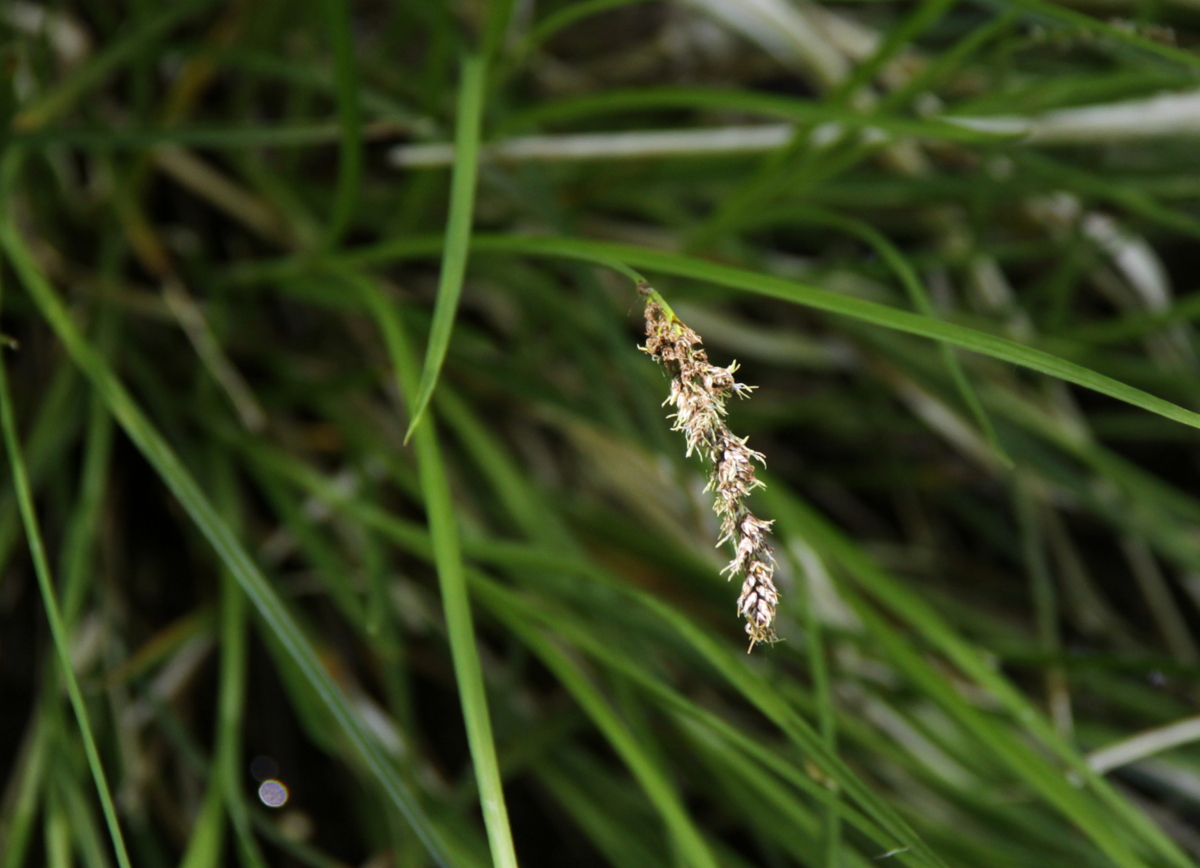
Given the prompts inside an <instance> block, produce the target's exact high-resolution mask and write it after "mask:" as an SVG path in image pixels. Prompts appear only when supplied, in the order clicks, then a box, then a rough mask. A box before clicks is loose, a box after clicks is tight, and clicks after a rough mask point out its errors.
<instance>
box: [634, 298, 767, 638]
mask: <svg viewBox="0 0 1200 868" xmlns="http://www.w3.org/2000/svg"><path fill="white" fill-rule="evenodd" d="M638 288H639V290H640V291H641V293H642V295H643V296H644V297H645V299H646V345H645V346H644V347H642V349H643V350H644V351H645V352H647V353H649V354H650V355H651V356H653V357H654V359H655V361H657V362H659V363H660V364H661V365H663V367H664V368H666V370H667V372H668V373H669V374H670V376H671V393H670V395H669V396H668V397H667V400H666V401H665V402H664V403H665V404H670V405H671V406H672V407H674V408H675V412H674V413H673V414H672V418H673V419H674V420H675V424H674V430H676V431H682V432H683V434H684V437H685V438H686V439H687V454H688V455H691V454H692V453H693V452H699V453H700V455H701V456H702V457H703V458H704V459H705V460H706V461H707V462H708V464H709V466H710V471H709V480H708V490H711V491H712V492H713V493H714V504H713V509H714V510H715V511H716V513H717V516H718V517H719V518H720V520H721V538H720V540H718V545H720V544H721V543H724V542H727V541H728V542H731V543H733V550H734V556H733V560H732V561H730V562H729V566H727V567H726V568H725V570H724V571H723V572H727V573H729V575H730V577H731V578H732V577H733V576H742V577H743V578H742V591H741V594H740V595H739V596H738V612H739V613H740V614H741V615H742V617H743V618H745V619H746V632H747V633H748V634H749V635H750V647H751V648H753V647H754V645H755V643H757V642H774V641H776V636H775V630H774V622H775V609H776V608H777V606H778V605H779V595H778V593H777V591H776V590H775V581H774V573H775V558H774V557H773V556H772V554H771V547H770V546H769V545H768V543H767V534H768V532H769V531H770V529H771V522H769V521H763V520H762V519H759V518H756V517H755V516H754V515H753V514H752V513H751V512H750V510H749V508H748V507H747V506H746V498H747V496H748V495H749V494H750V492H751V491H753V490H754V489H755V488H757V487H759V486H760V485H762V484H763V483H762V482H760V481H759V480H758V479H757V478H755V475H754V462H755V461H757V462H759V463H760V464H765V462H764V460H763V456H762V455H761V454H760V453H758V452H755V451H754V450H753V449H751V448H750V447H749V446H747V445H746V440H745V439H744V438H741V437H737V436H735V435H734V434H733V432H732V431H730V430H729V426H728V425H726V424H725V401H726V399H727V398H729V396H730V395H737V396H739V397H746V396H747V395H748V394H749V393H750V392H751V391H752V390H753V388H754V387H753V386H746V385H743V384H742V383H739V382H737V381H736V380H735V379H734V377H733V375H734V372H736V371H737V362H734V363H733V364H731V365H730V366H729V367H728V368H718V367H716V366H715V365H712V364H710V363H709V361H708V354H707V353H706V352H705V351H704V347H703V344H702V342H701V340H700V336H699V335H698V334H696V333H695V332H694V331H692V330H691V329H690V328H688V327H687V326H686V325H684V324H683V323H682V322H680V321H679V319H678V318H676V317H675V315H674V314H673V313H672V312H671V311H670V310H669V309H668V308H666V307H665V306H664V304H665V303H664V302H662V300H661V298H660V297H659V295H658V293H656V292H654V291H653V290H652V289H650V287H649V286H647V285H644V284H643V285H640V286H639V287H638Z"/></svg>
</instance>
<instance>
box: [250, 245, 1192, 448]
mask: <svg viewBox="0 0 1200 868" xmlns="http://www.w3.org/2000/svg"><path fill="white" fill-rule="evenodd" d="M437 244H438V239H436V238H414V239H407V240H405V241H401V242H394V243H389V244H381V245H378V246H376V247H370V248H367V249H365V250H360V251H357V252H355V253H354V254H352V255H349V256H347V257H345V259H344V260H342V261H343V262H345V263H346V264H353V265H373V264H381V263H384V262H390V261H394V260H398V259H404V258H417V257H422V256H428V255H430V254H431V253H433V252H435V251H436V249H437ZM471 245H472V248H473V249H474V250H476V251H478V252H481V253H482V252H505V253H521V254H526V255H531V256H550V257H564V258H567V259H578V260H581V261H583V262H592V263H595V264H597V265H607V264H608V263H610V262H612V261H613V260H617V261H620V262H624V263H625V264H626V265H632V266H636V267H638V268H645V269H647V270H650V271H657V272H660V273H662V274H670V275H674V276H676V277H686V278H691V279H693V280H701V281H706V282H708V283H715V284H717V285H719V286H727V287H730V288H731V289H738V290H742V291H744V292H752V293H756V294H758V295H765V296H768V297H770V298H778V299H782V300H784V301H790V302H793V303H794V304H799V305H802V306H804V307H811V308H814V309H816V310H823V311H826V312H828V313H835V314H839V315H841V316H848V317H853V318H854V319H857V320H861V321H863V322H868V323H872V324H874V325H879V326H883V327H884V328H890V329H895V330H896V331H901V332H907V333H909V334H913V335H918V336H920V337H925V338H932V339H933V340H936V341H944V342H945V343H948V344H953V345H954V346H956V347H962V348H963V349H965V350H971V351H972V352H976V353H980V354H981V355H985V356H991V357H992V358H994V359H999V360H1000V361H1002V362H1009V363H1010V364H1014V365H1019V366H1021V367H1023V368H1028V369H1029V370H1031V371H1037V372H1038V373H1042V374H1049V375H1050V376H1052V377H1057V378H1058V379H1060V380H1065V381H1067V382H1068V383H1074V384H1075V385H1077V386H1083V387H1084V388H1085V389H1091V390H1092V391H1094V392H1099V393H1100V394H1102V395H1107V396H1109V397H1110V398H1115V399H1116V400H1118V401H1123V402H1125V403H1126V404H1131V405H1133V406H1134V407H1140V408H1142V409H1143V410H1148V411H1150V412H1151V413H1157V414H1158V415H1159V416H1163V417H1165V418H1167V419H1170V420H1172V421H1174V422H1180V423H1182V424H1184V425H1190V426H1191V427H1193V428H1200V413H1195V412H1193V411H1191V410H1185V409H1184V408H1183V407H1180V406H1179V405H1178V404H1173V403H1171V402H1170V401H1166V400H1164V399H1162V398H1159V397H1156V396H1155V395H1151V394H1150V393H1149V392H1144V391H1142V390H1141V389H1137V388H1134V387H1133V386H1129V385H1126V384H1125V383H1122V382H1120V381H1119V380H1114V379H1113V378H1112V377H1106V376H1105V375H1103V374H1099V373H1096V372H1095V371H1093V370H1091V369H1089V368H1085V367H1083V366H1082V365H1077V364H1075V363H1073V362H1068V361H1067V360H1066V359H1062V358H1059V357H1058V356H1055V355H1052V354H1051V353H1047V352H1045V351H1043V350H1038V349H1034V348H1033V347H1029V346H1026V345H1024V344H1019V343H1017V342H1016V341H1010V340H1008V339H1006V338H1002V337H998V336H996V335H991V334H988V333H987V332H982V331H979V330H978V329H972V328H968V327H966V326H961V325H957V324H955V323H949V322H943V321H941V320H936V319H931V318H929V317H925V316H920V315H918V314H914V313H909V312H908V311H903V310H897V309H896V308H893V307H888V306H887V305H883V304H878V303H876V302H871V301H866V300H864V299H861V298H853V297H851V296H846V295H839V294H838V293H835V292H830V291H829V290H825V289H818V288H816V287H814V286H806V285H804V284H802V283H796V282H795V281H792V280H787V279H785V278H782V277H775V276H773V275H769V274H758V273H756V272H753V271H747V270H745V269H744V268H735V267H733V266H729V265H720V264H718V263H715V262H708V261H706V260H703V259H697V258H695V257H691V256H684V255H682V254H679V253H669V252H666V251H662V250H652V249H649V248H646V247H638V246H637V245H634V244H618V243H614V242H608V241H589V240H584V239H577V238H532V237H530V238H525V237H520V236H512V235H477V236H475V238H474V239H473V240H472V242H471ZM296 266H297V263H296V262H294V261H292V260H284V261H283V262H281V263H278V264H276V265H275V266H273V268H272V270H271V271H269V272H263V273H260V274H259V275H254V277H255V278H256V279H261V277H262V276H263V275H264V274H267V273H271V274H273V273H275V272H276V270H278V271H285V272H286V271H289V270H291V269H294V268H295V267H296Z"/></svg>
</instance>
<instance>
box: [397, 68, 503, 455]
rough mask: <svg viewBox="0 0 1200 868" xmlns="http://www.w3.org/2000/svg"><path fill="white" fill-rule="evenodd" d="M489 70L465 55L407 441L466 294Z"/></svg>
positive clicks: (426, 400)
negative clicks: (446, 204)
mask: <svg viewBox="0 0 1200 868" xmlns="http://www.w3.org/2000/svg"><path fill="white" fill-rule="evenodd" d="M486 75H487V64H486V61H485V59H484V58H481V57H467V58H465V59H464V60H463V64H462V74H461V77H460V85H459V94H458V117H457V121H456V125H455V133H454V142H455V145H454V147H455V152H454V168H453V170H452V171H451V175H450V213H449V216H448V217H447V219H446V241H445V246H444V248H443V251H442V271H441V275H440V277H439V279H438V293H437V301H436V303H435V305H434V310H433V323H432V325H430V328H429V341H428V344H427V346H426V349H425V367H424V369H423V370H422V371H421V383H420V386H419V388H418V389H417V392H416V395H415V397H414V399H413V405H412V408H411V410H410V416H409V423H408V432H407V433H406V434H405V437H404V439H405V441H406V442H407V441H408V439H409V438H410V437H412V434H413V431H415V430H416V429H417V426H418V425H420V424H421V419H422V418H423V416H424V415H425V408H426V407H428V406H429V401H430V399H431V398H432V397H433V390H434V389H436V388H437V381H438V377H439V376H440V375H441V371H442V363H443V362H444V361H445V360H446V350H447V349H448V348H449V346H450V336H451V334H452V333H453V331H454V320H455V317H456V316H457V315H458V299H459V296H461V295H462V285H463V278H464V277H465V276H466V271H467V255H468V253H469V252H470V246H471V230H472V224H473V222H474V215H475V179H476V177H477V175H478V171H479V136H480V128H481V126H482V123H483V100H484V94H485V87H486V83H487V82H486Z"/></svg>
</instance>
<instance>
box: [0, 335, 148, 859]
mask: <svg viewBox="0 0 1200 868" xmlns="http://www.w3.org/2000/svg"><path fill="white" fill-rule="evenodd" d="M0 426H2V427H3V436H4V446H5V450H6V451H7V453H8V464H9V468H10V470H11V471H12V479H13V487H14V488H15V489H16V493H17V505H18V506H19V508H20V511H21V521H22V523H23V524H24V525H25V536H26V538H27V540H28V542H29V553H30V555H31V556H32V558H33V566H34V572H35V573H37V581H38V588H39V589H40V590H41V593H42V605H43V606H44V608H45V610H46V618H47V619H48V620H49V622H50V633H51V635H52V636H53V638H54V650H55V653H56V654H57V655H58V662H59V667H60V669H61V674H62V677H63V683H64V684H65V685H66V688H67V695H68V696H69V697H70V700H71V707H72V708H73V709H74V711H75V719H76V720H77V721H78V724H79V734H80V736H81V737H82V738H83V748H84V751H85V752H86V754H87V761H88V767H89V768H90V769H91V772H92V778H93V780H94V781H95V783H96V793H97V794H98V795H99V797H100V805H101V808H102V809H103V811H104V820H105V822H106V824H107V825H108V833H109V836H110V837H111V838H112V845H113V849H114V851H115V852H116V855H117V864H118V865H119V866H120V868H132V866H131V864H130V861H129V853H128V851H127V850H126V848H125V838H124V836H123V835H122V833H121V823H120V821H119V820H118V819H117V810H116V806H115V805H114V804H113V798H112V792H111V791H110V790H109V786H108V777H107V775H106V774H105V772H104V766H103V764H102V763H101V762H100V752H99V751H98V750H97V749H96V739H95V736H94V735H93V733H92V725H91V722H90V721H89V719H88V711H87V704H86V703H85V702H84V699H83V692H82V691H81V690H80V689H79V681H78V679H76V677H75V670H74V668H73V667H72V665H71V639H70V636H69V635H68V633H67V626H66V623H65V622H64V620H63V616H62V610H61V608H60V607H59V603H58V594H57V592H56V591H55V589H54V579H53V578H52V577H51V575H50V562H49V560H48V559H47V557H46V548H45V545H44V544H43V543H42V534H41V530H40V529H39V528H38V520H37V510H36V509H35V508H34V505H33V492H32V490H31V489H30V486H29V477H28V475H27V474H26V472H25V459H24V457H23V456H22V454H21V442H20V438H19V437H18V436H17V423H16V420H15V418H14V415H13V406H12V397H11V396H10V394H9V389H8V374H7V373H6V371H5V364H4V359H3V356H2V355H0Z"/></svg>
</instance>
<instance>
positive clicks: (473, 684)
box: [354, 276, 517, 868]
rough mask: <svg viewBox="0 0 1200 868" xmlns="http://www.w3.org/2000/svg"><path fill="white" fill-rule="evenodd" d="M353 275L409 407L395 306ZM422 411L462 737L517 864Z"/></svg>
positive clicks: (443, 489) (497, 843) (458, 560)
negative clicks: (464, 733) (464, 732)
mask: <svg viewBox="0 0 1200 868" xmlns="http://www.w3.org/2000/svg"><path fill="white" fill-rule="evenodd" d="M354 282H355V283H356V284H357V285H358V288H359V290H360V291H361V292H362V293H363V295H364V299H365V301H366V302H367V304H368V306H369V307H370V309H371V311H372V312H373V313H374V315H375V317H376V319H377V321H378V322H379V323H380V325H381V327H382V329H383V332H384V336H385V338H386V341H387V345H388V351H389V353H390V354H391V358H392V366H393V368H394V370H395V374H396V378H397V384H398V385H399V387H400V391H401V392H402V393H403V394H404V396H405V397H406V399H407V401H408V403H409V412H410V413H411V412H412V410H413V408H414V404H415V402H414V401H413V398H412V396H413V394H414V389H415V387H416V376H415V372H416V367H415V364H414V362H415V358H414V356H413V353H412V349H411V347H410V345H409V343H408V337H407V336H406V334H405V332H404V325H403V323H401V322H400V318H399V315H398V313H397V311H396V309H395V307H394V306H393V305H392V304H391V302H390V301H389V300H388V299H387V298H386V297H385V296H384V295H383V293H382V292H381V291H380V289H379V287H378V286H376V285H375V284H374V283H372V282H371V281H370V280H369V279H367V278H361V277H357V276H355V277H354ZM428 415H430V419H429V422H428V424H426V425H422V426H421V427H420V428H418V429H417V431H416V449H417V464H418V465H419V468H420V477H421V491H422V493H423V495H424V498H425V513H426V516H427V519H428V522H429V538H430V541H431V542H432V545H433V560H434V563H435V564H436V566H437V573H438V584H439V585H440V587H441V591H442V606H443V607H444V609H445V613H446V629H447V631H448V633H449V636H450V652H451V656H452V658H453V660H454V677H455V680H456V681H457V682H458V695H459V701H460V702H461V703H462V711H463V720H464V722H465V723H466V726H467V740H468V742H469V744H470V748H471V759H472V761H473V763H474V766H475V779H476V781H477V783H478V786H479V806H480V808H481V809H482V810H483V821H484V825H485V826H486V827H487V833H488V841H489V843H490V844H491V850H492V864H493V865H495V866H496V868H516V866H517V854H516V849H515V847H514V846H513V840H512V829H511V827H510V826H509V822H508V807H507V805H506V803H505V800H504V781H503V779H502V778H501V775H500V763H499V761H498V760H497V758H496V742H495V739H494V737H493V735H492V719H491V714H490V713H489V711H488V701H487V691H486V689H485V687H484V683H483V670H482V667H481V666H480V662H479V648H478V646H477V644H476V641H475V626H474V624H473V622H472V620H471V600H470V596H469V595H468V593H467V576H466V568H465V567H464V565H463V557H462V545H461V543H460V542H459V537H458V519H457V517H456V516H455V512H454V501H453V499H452V497H451V493H450V483H449V480H448V479H447V477H446V468H445V466H444V463H443V460H442V449H441V446H440V445H439V443H438V434H437V427H436V425H435V422H434V419H433V418H432V414H428Z"/></svg>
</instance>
